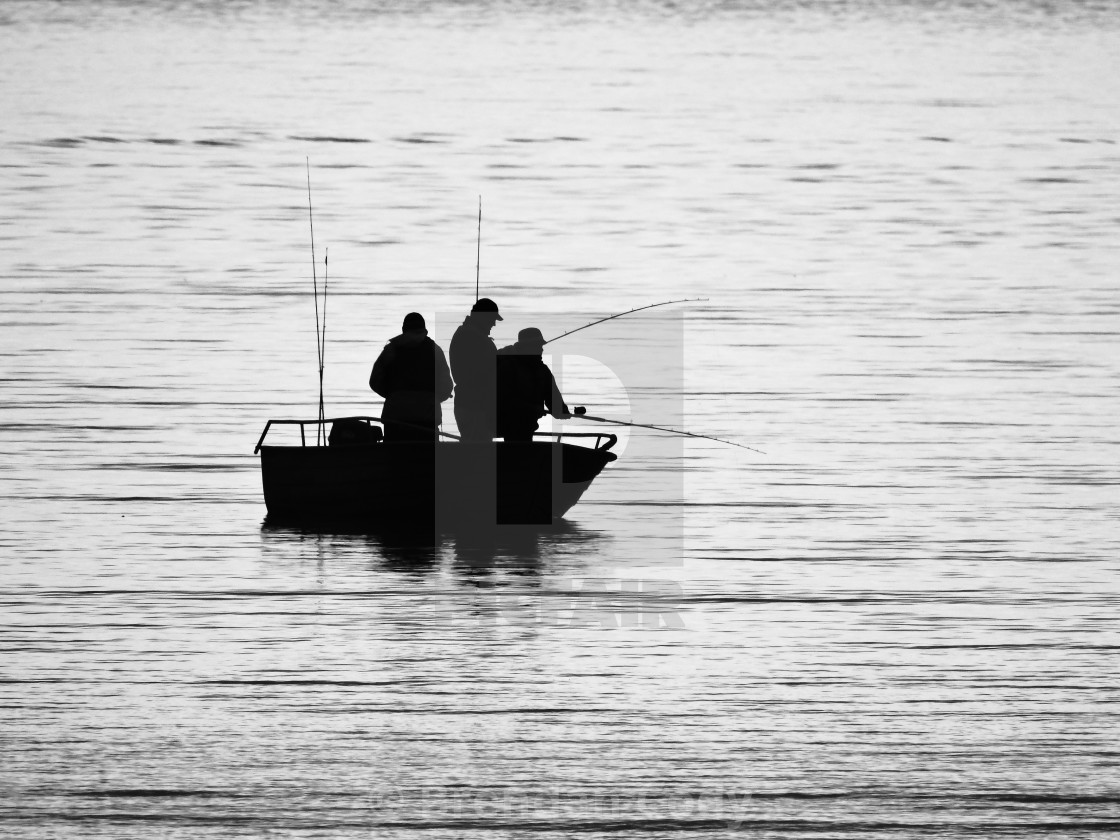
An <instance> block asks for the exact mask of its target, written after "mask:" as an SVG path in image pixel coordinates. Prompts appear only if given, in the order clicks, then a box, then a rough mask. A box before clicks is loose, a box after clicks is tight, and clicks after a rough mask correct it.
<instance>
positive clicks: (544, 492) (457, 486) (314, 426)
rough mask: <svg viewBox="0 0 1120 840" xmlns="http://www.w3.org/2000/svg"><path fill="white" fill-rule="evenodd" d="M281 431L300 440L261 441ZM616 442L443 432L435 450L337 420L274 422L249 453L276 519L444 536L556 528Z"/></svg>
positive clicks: (367, 424)
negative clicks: (466, 437)
mask: <svg viewBox="0 0 1120 840" xmlns="http://www.w3.org/2000/svg"><path fill="white" fill-rule="evenodd" d="M275 426H298V427H299V442H298V443H292V444H286V445H269V444H265V438H266V437H267V436H268V433H269V431H270V430H272V429H273V427H275ZM309 427H310V430H311V434H312V436H314V438H315V440H314V442H313V443H312V445H308V443H307V437H308V428H309ZM617 442H618V438H617V437H616V436H615V435H613V434H609V433H605V432H603V433H598V432H566V433H539V434H536V435H534V440H532V441H525V442H504V441H500V442H494V443H463V442H460V441H458V439H457V438H456V437H455V436H454V435H451V434H446V433H441V439H440V441H439V442H438V443H423V442H400V443H388V442H386V441H385V440H384V435H383V426H382V420H381V418H379V417H339V418H333V419H323V420H269V421H268V423H266V424H265V427H264V431H263V432H262V433H261V436H260V439H259V440H258V441H257V446H256V448H255V449H254V450H253V452H254V454H256V453H260V456H261V478H262V481H263V484H264V500H265V505H266V506H267V507H268V514H269V518H270V519H272V520H276V521H291V522H301V523H311V522H322V521H347V522H358V523H361V524H363V525H367V526H369V527H395V526H402V527H421V528H427V527H433V528H435V529H436V530H441V531H442V530H453V529H456V528H461V527H465V526H482V527H486V526H493V525H547V524H549V523H552V522H555V521H556V520H558V519H560V518H561V517H563V516H564V515H565V514H566V513H567V512H568V511H569V510H571V509H572V507H573V506H574V505H575V504H576V503H577V502H578V501H579V500H580V498H581V497H582V496H583V494H584V492H586V490H587V488H588V487H590V486H591V482H592V481H594V480H595V478H596V477H597V476H598V475H599V473H600V472H602V470H603V468H604V467H605V466H606V465H607V464H609V463H611V462H612V461H614V460H616V458H617V457H618V456H617V455H615V453H613V452H611V451H610V449H611V447H613V446H614V445H615V444H616V443H617ZM588 444H590V445H588Z"/></svg>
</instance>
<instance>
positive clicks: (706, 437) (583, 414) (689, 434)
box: [572, 406, 766, 455]
mask: <svg viewBox="0 0 1120 840" xmlns="http://www.w3.org/2000/svg"><path fill="white" fill-rule="evenodd" d="M586 412H587V409H586V408H584V407H583V406H578V407H577V408H576V410H575V411H574V412H572V414H573V416H575V417H580V418H582V419H584V420H594V421H595V422H596V423H610V424H611V425H614V426H633V427H634V428H638V429H653V430H655V431H658V432H669V433H670V434H674V435H684V436H685V437H694V438H703V439H704V440H714V441H716V442H717V443H726V444H728V445H729V446H738V447H739V448H740V449H749V450H750V451H751V452H757V453H758V454H759V455H765V454H766V453H765V452H763V451H762V450H761V449H755V448H754V447H753V446H746V445H745V444H742V443H736V442H735V441H733V440H724V439H723V438H718V437H712V436H711V435H701V434H698V433H696V432H685V431H681V430H680V429H669V428H666V427H665V426H651V425H649V424H647V423H627V422H626V421H624V420H609V419H607V418H606V417H592V416H591V415H590V414H587V413H586Z"/></svg>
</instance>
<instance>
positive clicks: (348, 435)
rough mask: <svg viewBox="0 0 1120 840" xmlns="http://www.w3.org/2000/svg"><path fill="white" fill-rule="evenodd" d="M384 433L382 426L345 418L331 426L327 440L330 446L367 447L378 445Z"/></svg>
mask: <svg viewBox="0 0 1120 840" xmlns="http://www.w3.org/2000/svg"><path fill="white" fill-rule="evenodd" d="M381 437H382V433H381V427H380V426H374V425H372V424H370V423H368V422H366V421H365V420H358V419H356V418H353V417H345V418H343V419H341V420H335V421H334V422H333V423H332V424H331V433H330V436H329V437H328V438H327V445H329V446H365V445H366V444H370V443H378V442H379V441H380V440H381Z"/></svg>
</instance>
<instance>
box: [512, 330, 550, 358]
mask: <svg viewBox="0 0 1120 840" xmlns="http://www.w3.org/2000/svg"><path fill="white" fill-rule="evenodd" d="M546 343H547V342H546V341H545V340H544V335H543V334H542V333H541V331H540V330H538V329H537V328H536V327H526V328H525V329H523V330H521V331H520V332H519V333H518V334H517V344H516V345H514V346H515V347H516V348H517V351H518V353H520V354H522V355H525V356H539V355H541V354H542V353H543V352H544V346H545V344H546Z"/></svg>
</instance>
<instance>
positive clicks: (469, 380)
mask: <svg viewBox="0 0 1120 840" xmlns="http://www.w3.org/2000/svg"><path fill="white" fill-rule="evenodd" d="M501 320H504V319H503V318H502V316H501V315H499V314H498V304H496V303H494V301H492V300H490V298H479V299H478V300H477V301H475V304H474V306H473V307H471V313H470V315H468V316H467V317H466V319H465V320H464V321H463V323H462V325H461V326H460V327H459V328H458V329H457V330H455V335H454V336H452V338H451V348H450V349H451V372H452V374H453V375H454V376H455V386H456V387H455V422H456V424H457V425H458V426H459V434H460V435H462V438H463V440H464V441H486V442H490V441H492V440H493V439H494V430H495V417H496V411H495V404H496V401H497V393H496V387H495V358H496V356H497V352H498V351H497V349H496V348H495V347H494V339H492V338H490V330H492V329H494V324H496V323H497V322H498V321H501Z"/></svg>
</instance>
